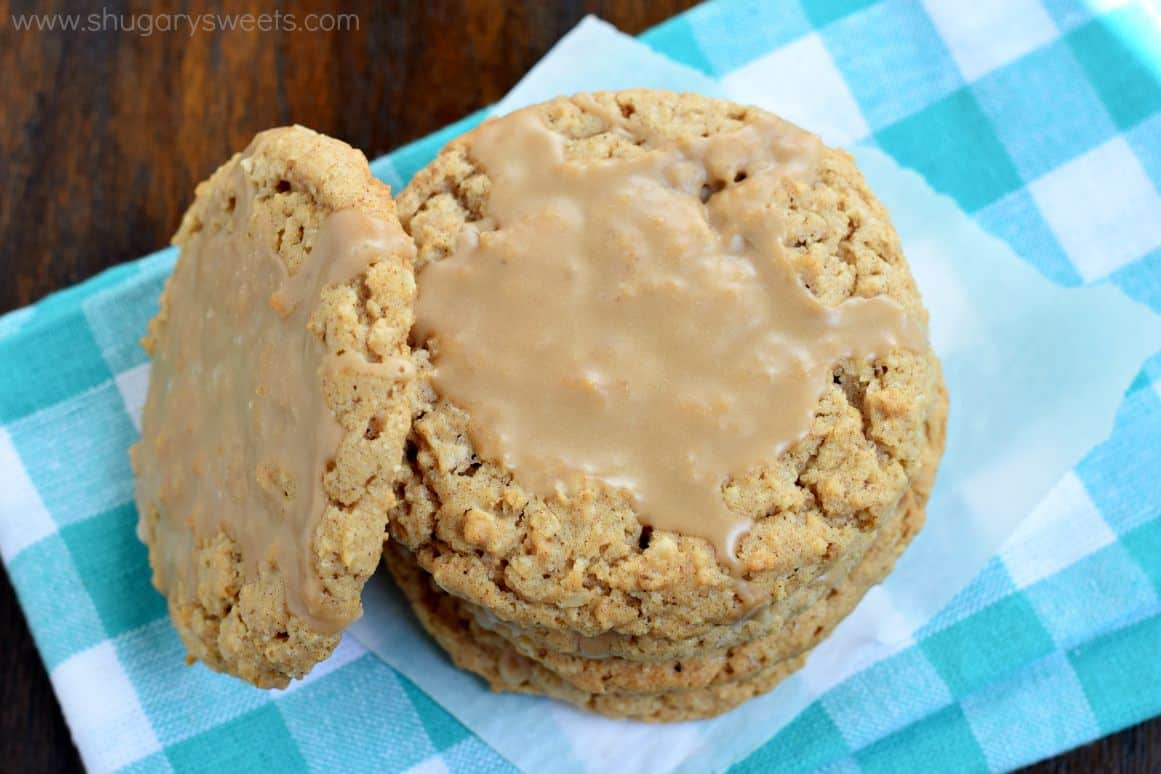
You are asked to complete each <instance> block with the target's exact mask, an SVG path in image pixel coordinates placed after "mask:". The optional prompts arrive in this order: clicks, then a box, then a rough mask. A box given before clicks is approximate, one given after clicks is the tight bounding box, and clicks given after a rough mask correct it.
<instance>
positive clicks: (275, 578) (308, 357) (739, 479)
mask: <svg viewBox="0 0 1161 774" xmlns="http://www.w3.org/2000/svg"><path fill="white" fill-rule="evenodd" d="M396 208H397V209H396ZM179 241H181V242H182V244H183V253H182V257H181V260H180V261H179V264H178V267H177V270H176V272H175V275H174V278H173V279H172V280H171V282H170V284H169V286H168V287H167V291H166V296H165V299H164V302H163V306H162V313H161V314H160V315H159V317H158V319H157V320H156V321H155V322H154V324H153V326H152V327H151V333H150V337H149V340H148V343H149V346H150V348H151V350H152V353H153V355H154V371H153V378H152V381H151V387H150V396H149V404H148V405H147V408H146V413H145V418H144V425H143V441H142V444H141V445H140V446H139V447H138V448H137V450H136V452H135V455H134V461H135V468H136V470H137V473H138V478H139V487H138V504H139V509H140V512H141V518H142V534H143V537H144V539H145V540H146V542H147V543H148V545H149V547H150V560H151V563H152V565H153V568H154V582H155V584H156V585H157V586H158V588H159V589H160V590H162V591H163V593H165V594H166V595H167V597H168V599H169V603H170V610H171V614H172V616H173V618H174V621H175V624H176V627H177V629H178V631H179V633H180V634H181V636H182V638H183V640H184V642H185V643H186V646H187V648H188V649H189V651H190V654H191V656H192V657H195V658H197V659H200V660H203V661H205V662H206V663H207V664H209V665H210V666H212V667H214V668H216V669H220V670H222V671H227V672H230V673H232V674H236V675H239V676H241V677H243V678H245V679H247V680H250V681H251V682H254V683H255V684H258V685H264V686H273V685H284V684H286V682H287V681H288V680H289V679H291V678H294V677H300V676H301V675H303V674H305V672H306V671H308V670H309V669H310V668H311V667H312V666H313V664H314V663H316V662H317V661H318V660H320V659H321V658H323V657H325V656H326V654H327V653H329V652H330V650H331V649H332V648H333V647H334V645H335V643H337V641H338V636H339V632H340V631H341V630H342V628H343V627H344V626H345V625H346V623H348V622H349V621H350V620H352V619H353V618H354V617H355V616H357V615H358V591H359V590H360V589H361V588H362V585H363V583H364V582H365V581H366V579H367V578H368V577H369V575H370V574H371V572H372V571H373V570H374V566H375V564H376V562H377V559H378V556H379V554H380V551H381V552H382V556H383V558H384V559H385V560H386V564H387V566H388V567H389V568H390V571H391V574H392V575H393V576H394V578H395V579H396V581H397V583H398V585H399V587H400V588H401V589H402V591H403V593H404V594H405V595H406V596H407V598H408V599H409V601H410V602H411V605H412V607H413V609H414V610H415V613H416V615H417V617H418V618H419V620H420V621H421V623H422V624H423V626H424V627H425V628H426V629H427V631H428V632H429V633H430V634H431V635H432V637H433V638H434V639H435V640H436V641H437V642H438V643H439V644H440V645H441V646H442V647H443V648H444V649H445V650H446V651H447V652H448V653H449V654H450V656H451V658H452V659H453V660H454V661H455V663H456V664H457V665H459V666H460V667H462V668H465V669H468V670H471V671H473V672H475V673H477V674H479V675H481V676H482V677H483V678H484V679H485V680H487V681H488V682H489V683H490V684H491V686H492V687H493V688H495V689H497V690H506V691H520V692H525V693H534V694H542V695H546V696H550V697H553V698H557V699H562V700H565V701H568V702H572V703H573V704H576V705H579V706H581V707H585V708H588V709H591V710H593V711H596V712H600V713H602V714H605V715H610V716H614V717H628V718H636V719H643V720H653V721H671V720H683V719H690V718H701V717H708V716H712V715H716V714H718V713H721V712H723V711H725V710H728V709H730V708H731V707H734V706H736V705H737V704H739V703H741V702H742V701H745V700H746V699H748V698H750V697H752V696H754V695H756V694H759V693H762V692H764V691H767V690H769V689H770V688H771V687H772V686H773V685H775V684H776V683H777V682H778V681H780V680H781V679H783V678H785V677H786V676H787V675H789V674H791V673H792V672H793V671H794V670H796V669H797V668H799V666H801V664H802V663H803V661H804V659H805V658H806V656H807V654H808V653H809V651H810V649H811V648H812V647H813V646H814V645H815V644H817V643H818V642H819V641H820V640H821V639H823V638H824V637H825V636H826V635H827V634H828V633H829V632H830V631H831V629H832V628H833V627H834V626H835V625H836V624H837V623H838V622H839V621H840V620H841V619H842V618H843V617H844V616H845V615H847V614H848V613H849V612H850V611H851V609H853V607H854V606H855V604H856V603H857V602H858V601H859V599H860V598H861V597H862V595H863V594H864V593H865V592H866V591H867V589H868V588H870V587H871V586H873V585H874V584H876V583H878V582H879V581H881V580H882V579H883V578H884V577H885V575H886V574H887V573H888V572H889V571H890V569H891V567H892V565H893V563H894V561H895V559H896V558H897V557H898V556H899V554H900V553H901V552H902V551H903V549H904V548H905V547H906V546H907V544H908V542H909V541H910V540H911V538H912V537H913V536H914V535H915V533H916V532H917V531H918V530H919V528H920V527H921V526H922V523H923V514H924V510H923V509H924V505H925V502H926V499H927V496H928V493H929V491H930V489H931V486H932V483H933V480H934V477H935V472H936V468H937V465H938V460H939V457H940V454H941V453H942V448H943V437H944V426H945V419H946V411H947V399H946V394H945V391H944V388H943V384H942V380H941V377H940V372H939V364H938V362H937V360H936V359H935V356H934V355H933V353H932V352H931V349H930V346H929V345H928V343H927V340H926V333H925V331H926V312H925V311H924V309H923V306H922V303H921V301H920V298H919V294H918V291H917V290H916V287H915V283H914V281H913V279H912V277H911V274H910V272H909V269H908V267H907V264H906V261H905V259H904V257H903V254H902V252H901V249H900V246H899V240H898V237H897V235H896V234H895V231H894V229H893V227H892V226H891V224H890V220H889V217H888V215H887V213H886V211H885V209H884V208H883V206H882V205H881V204H880V203H879V202H878V201H877V199H876V198H875V197H874V195H873V194H872V193H871V191H870V190H869V189H868V188H867V185H866V183H865V182H864V180H863V178H862V176H861V174H860V173H859V171H858V170H857V168H856V167H855V165H854V162H853V160H852V159H851V158H850V157H849V156H848V155H847V154H845V153H843V152H841V151H836V150H833V149H830V148H827V147H825V146H824V145H823V144H822V143H821V142H820V141H819V140H818V139H817V138H816V137H815V136H813V135H811V134H809V133H807V132H805V131H803V130H801V129H799V128H797V127H795V126H793V125H791V124H788V123H786V122H784V121H781V120H780V119H778V118H776V117H774V116H772V115H770V114H767V113H764V112H762V111H760V110H757V109H755V108H747V107H742V106H738V105H735V104H732V103H728V102H724V101H720V100H713V99H709V98H704V97H700V96H697V95H677V94H673V93H669V92H657V91H645V90H638V91H627V92H617V93H599V94H587V95H577V96H574V97H571V98H560V99H557V100H554V101H551V102H548V103H545V104H542V105H538V106H534V107H531V108H526V109H524V110H521V111H517V112H516V113H513V114H511V115H509V116H506V117H504V118H501V119H497V120H494V121H489V122H486V123H485V124H483V125H481V126H480V127H478V128H477V129H475V130H474V131H472V132H471V133H469V134H467V135H465V136H463V137H461V138H459V139H457V140H455V141H453V142H452V143H450V144H449V145H448V146H447V147H446V148H445V149H444V150H443V151H442V152H441V153H440V154H439V156H438V157H437V158H436V159H435V160H434V161H433V162H432V163H431V164H429V165H428V166H427V167H426V168H425V169H423V170H421V171H420V172H419V173H418V174H417V175H416V176H415V178H414V179H413V180H412V182H411V183H410V185H408V187H407V188H406V189H405V190H403V191H402V192H400V194H399V195H398V197H397V199H396V200H395V201H394V202H392V200H391V197H390V195H389V194H388V193H387V192H386V189H385V188H384V187H383V186H381V185H380V184H378V183H377V182H375V181H374V180H373V179H371V176H370V173H369V170H367V168H366V162H365V160H364V159H363V158H362V156H361V154H359V153H358V152H357V151H354V150H353V149H350V148H349V147H347V146H345V145H343V144H341V143H338V142H336V141H333V140H329V139H328V138H324V137H321V136H319V135H315V134H314V133H311V132H308V130H304V129H301V128H294V129H287V130H275V131H274V132H269V133H264V135H260V136H259V138H257V139H256V140H255V143H254V144H252V145H251V147H250V148H248V149H247V151H245V152H244V153H243V154H240V155H239V156H238V157H235V159H233V160H232V161H231V162H230V163H229V164H227V165H226V167H223V169H222V170H219V172H218V173H217V174H215V176H214V177H213V178H211V180H210V181H208V182H207V183H206V184H203V186H202V187H201V188H199V192H198V201H197V202H196V203H195V205H194V207H193V208H191V211H190V214H189V215H187V218H186V222H185V223H184V224H183V227H182V230H181V232H180V233H179ZM255 267H257V268H255ZM231 288H233V289H234V290H231ZM244 360H245V361H246V363H245V365H243V364H242V363H243V361H244ZM243 371H245V372H246V373H247V374H248V375H246V376H240V375H239V374H240V373H241V372H243ZM287 385H290V386H287ZM202 404H210V405H212V406H213V407H214V410H216V411H217V415H216V418H215V419H213V420H212V421H210V420H204V419H203V418H202V416H201V413H203V412H208V411H210V409H208V408H198V406H201V405H202ZM268 404H269V405H268ZM272 428H276V429H272ZM385 534H386V536H387V537H386V540H384V535H385Z"/></svg>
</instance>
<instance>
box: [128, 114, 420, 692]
mask: <svg viewBox="0 0 1161 774" xmlns="http://www.w3.org/2000/svg"><path fill="white" fill-rule="evenodd" d="M174 242H175V243H176V244H178V245H180V247H181V255H180V257H179V259H178V262H177V266H176V268H175V270H174V273H173V275H172V277H171V278H170V279H169V281H168V283H167V284H166V289H165V292H164V293H163V295H162V299H161V309H160V312H159V313H158V315H157V317H156V318H155V319H154V320H153V321H152V322H151V323H150V328H149V334H148V336H147V337H146V339H145V341H144V342H143V343H144V346H145V347H146V349H147V350H148V352H149V353H150V355H151V356H152V371H151V375H150V386H149V394H148V398H147V401H146V405H145V410H144V416H143V420H142V437H141V442H140V443H139V444H138V445H137V446H135V447H134V449H133V450H132V458H133V465H134V470H135V473H136V477H137V488H136V495H137V505H138V510H139V513H140V526H139V534H140V535H141V538H142V540H143V541H144V542H145V543H146V545H147V546H148V548H149V561H150V564H151V566H152V569H153V582H154V585H155V586H156V587H157V588H158V589H159V590H160V591H161V592H162V593H163V594H165V596H166V598H167V600H168V604H169V611H170V616H171V618H172V619H173V623H174V626H175V628H176V629H177V632H178V634H179V635H180V636H181V639H182V641H183V642H184V644H185V646H186V648H187V650H188V653H189V656H188V657H189V660H190V661H193V660H200V661H203V662H205V663H206V664H207V665H208V666H210V667H212V668H214V669H216V670H219V671H223V672H228V673H231V674H233V675H236V676H238V677H241V678H243V679H245V680H247V681H249V682H251V683H253V684H255V685H257V686H260V687H277V686H285V685H286V684H287V683H288V681H289V680H290V679H291V678H296V677H301V676H302V675H304V674H305V673H306V672H308V671H309V670H310V669H311V667H312V666H313V665H314V664H315V663H317V662H318V661H320V660H322V659H324V658H326V657H327V656H328V655H329V654H330V652H331V651H332V650H333V649H334V647H335V645H336V644H337V643H338V640H339V636H340V632H341V630H342V629H343V628H344V627H345V626H346V624H348V623H349V622H351V621H352V620H354V619H355V618H356V617H357V616H358V615H359V613H360V612H361V607H360V601H359V597H360V593H361V591H362V588H363V585H364V583H365V582H366V580H367V578H368V577H369V576H370V575H371V573H372V572H373V571H374V569H375V567H376V565H377V563H378V558H379V555H380V551H381V545H382V538H383V533H384V530H385V526H386V514H387V512H388V510H389V509H390V508H391V507H392V506H393V505H394V502H395V496H394V492H393V480H394V479H395V477H396V475H397V473H398V470H399V468H400V465H401V463H402V457H403V441H404V438H405V436H406V433H407V430H408V427H409V424H410V418H411V417H410V406H411V403H412V397H411V395H412V391H413V384H414V381H413V374H414V367H413V364H412V360H411V354H410V350H409V347H408V345H407V335H408V331H409V329H410V327H411V324H412V314H413V310H412V303H413V296H414V275H413V271H412V258H413V255H414V247H413V244H412V242H411V240H410V239H409V238H408V237H407V235H406V234H405V233H404V232H403V230H402V229H401V227H400V224H399V222H398V220H397V219H396V216H395V206H394V203H393V201H392V198H391V194H390V190H389V189H388V188H387V186H385V185H383V184H381V183H379V182H378V181H376V180H375V179H373V178H372V176H371V172H370V169H369V167H368V165H367V161H366V159H365V158H364V156H363V154H362V153H360V152H359V151H357V150H355V149H353V148H351V147H350V146H348V145H346V144H345V143H342V142H339V141H338V140H334V139H331V138H328V137H325V136H323V135H320V134H317V133H315V132H313V131H310V130H309V129H305V128H303V127H297V126H296V127H288V128H282V129H274V130H270V131H267V132H263V133H261V134H259V135H258V136H257V137H255V138H254V141H253V142H252V143H251V144H250V145H249V147H247V148H246V150H245V151H243V152H242V153H240V154H237V155H235V156H234V157H233V158H232V159H231V160H230V161H229V162H227V163H226V164H225V165H224V166H222V167H221V168H220V169H218V170H217V171H216V172H215V173H214V175H213V176H212V177H211V178H210V179H209V180H207V181H206V182H204V183H202V184H201V185H200V186H198V189H197V196H196V200H195V202H194V204H193V205H192V206H191V207H190V209H189V211H188V212H187V213H186V214H185V217H184V219H183V221H182V224H181V228H180V229H179V231H178V233H177V235H176V236H175V237H174Z"/></svg>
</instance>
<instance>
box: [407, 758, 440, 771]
mask: <svg viewBox="0 0 1161 774" xmlns="http://www.w3.org/2000/svg"><path fill="white" fill-rule="evenodd" d="M406 774H449V773H448V767H447V764H446V763H444V762H443V756H442V755H433V756H432V757H430V758H428V759H427V760H425V761H424V762H423V763H417V764H416V765H414V766H412V767H411V768H410V769H408V770H407V772H406Z"/></svg>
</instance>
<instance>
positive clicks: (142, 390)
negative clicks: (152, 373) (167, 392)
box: [114, 363, 149, 433]
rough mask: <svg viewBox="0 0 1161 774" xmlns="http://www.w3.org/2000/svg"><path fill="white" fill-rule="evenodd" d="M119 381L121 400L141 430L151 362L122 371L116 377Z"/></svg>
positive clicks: (117, 381)
mask: <svg viewBox="0 0 1161 774" xmlns="http://www.w3.org/2000/svg"><path fill="white" fill-rule="evenodd" d="M114 381H116V383H117V392H119V393H121V400H122V401H123V402H124V403H125V411H126V412H127V413H128V414H129V419H130V420H132V422H133V426H134V427H136V428H137V432H139V433H140V432H141V412H142V410H143V409H144V408H145V395H146V393H147V392H148V391H149V363H142V364H141V365H139V366H135V367H133V368H130V369H129V370H128V371H122V372H121V373H119V374H117V376H116V377H114Z"/></svg>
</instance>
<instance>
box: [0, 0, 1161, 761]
mask: <svg viewBox="0 0 1161 774" xmlns="http://www.w3.org/2000/svg"><path fill="white" fill-rule="evenodd" d="M692 4H693V3H692V2H689V1H688V0H652V1H651V2H650V1H648V0H636V1H635V2H608V3H602V2H576V1H571V2H569V1H566V2H556V3H547V2H534V1H533V0H518V1H511V2H501V1H500V0H458V1H454V0H447V1H432V2H422V1H421V0H416V2H409V3H408V2H404V3H399V2H391V3H382V4H377V5H368V6H366V7H362V6H360V5H359V4H356V3H351V2H344V3H326V2H318V3H308V4H298V5H294V6H293V7H286V6H283V5H282V4H278V3H276V2H275V0H269V2H268V3H266V4H260V3H254V2H239V3H229V4H221V3H213V2H205V1H204V0H188V2H185V3H182V4H181V7H180V10H181V12H183V13H190V14H198V13H215V14H216V13H230V14H242V13H252V14H262V13H266V14H271V13H273V12H274V11H278V12H279V13H283V14H289V13H293V14H294V15H295V22H296V24H297V25H298V26H299V29H298V30H295V31H287V30H285V29H284V30H282V31H259V30H252V31H249V32H247V31H243V30H237V29H236V30H233V31H228V32H221V31H218V32H208V31H204V30H202V31H199V32H196V33H194V34H192V35H191V34H189V32H188V31H187V30H181V31H161V30H153V31H151V34H143V33H144V32H145V31H146V30H145V29H144V28H142V26H141V25H140V24H138V25H136V26H137V27H138V29H137V30H136V31H124V30H122V31H117V30H109V29H107V30H105V31H73V32H62V31H59V30H58V31H52V32H48V31H39V32H38V31H16V30H15V29H14V27H13V23H12V15H13V14H25V13H53V12H56V11H59V10H61V8H62V6H61V5H60V4H58V3H54V2H31V3H26V2H11V3H10V2H8V0H0V312H4V311H8V310H10V309H13V308H16V307H18V306H23V305H25V304H29V303H31V302H33V301H36V300H37V299H39V298H41V297H42V296H44V295H45V294H47V293H50V292H52V291H53V290H57V289H59V288H62V287H65V286H67V285H71V284H73V283H75V282H78V281H80V280H83V279H85V278H86V277H90V276H92V275H93V274H96V273H97V272H99V271H100V270H101V269H104V268H107V267H109V266H112V265H114V264H117V263H120V262H122V261H128V260H132V259H134V258H137V257H139V256H141V255H143V254H145V253H147V252H150V251H152V250H155V249H157V248H159V247H162V246H164V245H165V244H167V242H168V240H169V237H170V235H171V234H172V233H173V231H174V229H175V228H176V227H177V224H178V220H179V218H180V216H181V213H182V211H183V210H184V209H185V207H186V205H187V204H188V203H189V201H190V199H191V196H192V191H193V187H194V185H195V184H196V183H197V182H198V181H199V180H201V179H203V178H204V177H206V176H207V175H208V174H209V173H210V172H211V171H212V170H213V169H214V168H215V167H216V166H217V165H218V164H220V163H222V162H223V161H224V160H225V159H227V158H228V157H229V156H230V154H231V153H233V152H234V151H236V150H239V149H241V148H242V147H244V146H245V145H246V143H247V141H248V140H249V139H250V137H251V136H252V135H253V134H254V133H255V132H257V131H259V130H262V129H266V128H269V127H271V126H277V125H280V124H288V123H294V122H297V123H302V124H305V125H307V126H310V127H312V128H314V129H317V130H319V131H321V132H325V133H327V134H330V135H334V136H336V137H339V138H342V139H344V140H346V141H347V142H349V143H351V144H352V145H354V146H356V147H359V148H362V149H363V150H364V151H365V152H366V154H367V156H368V157H370V158H375V157H376V156H378V155H380V154H382V153H385V152H387V151H389V150H391V149H392V148H395V147H397V146H399V145H401V144H403V143H406V142H408V141H410V140H413V139H416V138H418V137H421V136H423V135H425V134H427V133H429V132H431V131H433V130H435V129H438V128H440V127H441V126H443V125H445V124H447V123H449V122H451V121H454V120H456V119H458V118H461V117H462V116H464V115H466V114H468V113H470V112H472V111H474V110H476V109H478V108H480V107H483V106H485V105H488V104H490V103H492V102H494V101H495V100H497V99H498V98H500V97H501V96H502V95H503V94H504V93H505V92H506V91H507V90H508V89H509V88H511V86H512V85H513V84H515V83H516V81H517V80H518V79H519V78H520V76H521V75H523V74H524V72H525V71H527V70H528V68H529V67H531V66H532V65H533V64H534V63H535V62H536V61H537V59H539V58H540V57H541V56H542V55H543V54H544V52H545V51H547V50H548V48H549V47H550V46H551V45H552V44H553V43H554V42H555V41H556V40H557V39H558V38H559V37H560V36H561V35H563V34H564V33H565V32H567V31H568V30H569V29H570V28H571V27H572V26H573V25H574V24H576V23H577V22H578V21H579V20H580V19H581V18H582V17H583V16H584V15H585V14H587V13H595V14H598V15H600V16H602V17H604V18H605V19H607V20H609V21H611V22H612V23H613V24H615V25H617V26H618V27H619V28H621V29H622V30H625V31H627V32H631V33H636V32H640V31H642V30H644V29H646V28H648V27H650V26H652V25H654V24H657V23H658V22H660V21H662V20H664V19H665V18H667V17H669V16H671V15H672V14H674V13H677V12H679V11H681V10H683V9H685V8H686V7H688V6H690V5H692ZM103 9H104V10H103ZM106 11H107V12H108V13H109V14H113V15H115V16H117V17H118V19H117V20H116V21H114V22H106V26H112V25H113V24H117V25H120V26H128V20H129V17H128V16H127V15H125V14H140V13H144V12H145V11H146V7H145V6H144V5H143V4H141V3H130V4H125V3H118V2H115V0H108V1H107V2H106V3H104V4H103V6H102V4H95V5H94V7H92V8H72V7H70V8H68V12H70V13H77V12H80V13H82V14H84V15H86V16H87V14H89V13H92V12H96V13H104V12H106ZM311 13H314V14H340V13H341V14H355V15H356V16H357V22H352V21H351V20H350V19H349V17H348V20H347V22H346V26H347V27H348V29H343V30H334V31H331V32H324V31H317V30H316V31H307V30H304V29H302V27H304V26H305V25H306V24H307V19H306V17H307V14H311ZM316 21H318V20H317V19H316ZM335 23H336V24H337V23H338V20H337V19H336V20H335ZM356 24H357V29H356V30H352V29H349V28H350V27H352V26H356ZM155 26H161V23H160V22H155ZM315 26H320V25H319V24H316V25H315ZM594 55H599V52H594ZM0 643H2V644H0V771H5V772H9V771H10V772H17V771H19V772H55V771H74V770H78V769H79V768H80V761H79V759H78V757H77V754H76V751H75V749H74V748H73V746H72V743H71V741H70V739H69V734H68V730H67V728H66V726H65V724H64V721H63V719H62V717H61V714H60V710H59V708H58V706H57V704H56V701H55V699H54V698H53V694H52V690H51V687H50V685H49V681H48V677H47V675H46V674H45V671H44V668H43V666H42V664H41V662H40V659H39V657H38V655H37V653H36V649H35V647H34V646H33V644H32V640H31V638H30V636H29V633H28V629H27V627H26V625H25V623H24V619H23V617H22V615H21V613H20V608H19V606H18V604H17V601H16V597H15V595H14V593H13V591H12V588H11V586H10V585H9V583H8V579H7V577H6V576H4V575H3V573H0ZM1045 711H1046V712H1050V711H1051V708H1050V707H1046V708H1045ZM1030 770H1031V771H1036V772H1074V771H1075V772H1081V771H1084V772H1087V771H1124V772H1147V771H1148V772H1157V771H1161V719H1158V720H1154V721H1152V722H1150V723H1145V724H1143V725H1141V726H1138V727H1137V728H1133V729H1129V730H1126V731H1124V732H1122V733H1120V734H1116V735H1114V736H1112V737H1109V738H1107V739H1103V740H1100V741H1099V742H1096V743H1093V744H1091V745H1089V746H1087V747H1084V748H1081V749H1079V750H1076V751H1073V752H1071V753H1068V754H1066V755H1063V756H1061V757H1060V758H1057V759H1055V760H1053V761H1048V762H1045V763H1042V764H1039V765H1038V766H1035V767H1033V768H1032V769H1030Z"/></svg>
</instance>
